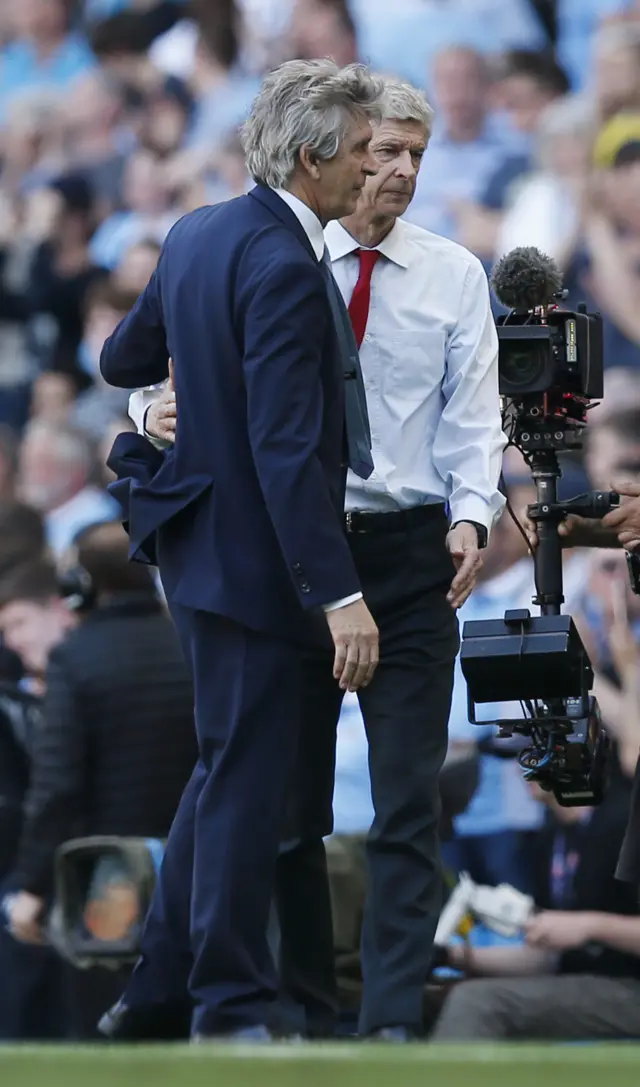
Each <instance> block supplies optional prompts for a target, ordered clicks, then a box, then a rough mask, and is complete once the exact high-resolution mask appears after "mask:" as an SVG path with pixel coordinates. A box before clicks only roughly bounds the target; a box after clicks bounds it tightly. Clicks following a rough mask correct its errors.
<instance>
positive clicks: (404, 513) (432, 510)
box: [344, 502, 444, 535]
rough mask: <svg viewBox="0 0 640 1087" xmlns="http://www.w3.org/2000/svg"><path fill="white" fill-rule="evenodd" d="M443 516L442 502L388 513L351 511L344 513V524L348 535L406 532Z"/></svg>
mask: <svg viewBox="0 0 640 1087" xmlns="http://www.w3.org/2000/svg"><path fill="white" fill-rule="evenodd" d="M443 516H444V502H433V503H430V504H429V505H428V506H413V508H412V509H409V510H391V511H390V512H389V513H369V511H368V510H351V511H350V512H349V513H345V515H344V523H345V528H346V530H347V532H348V533H349V534H351V533H354V534H358V535H362V534H364V533H381V532H407V531H408V530H409V529H412V528H418V527H419V526H420V525H427V524H429V522H430V521H431V522H433V521H439V520H442V517H443Z"/></svg>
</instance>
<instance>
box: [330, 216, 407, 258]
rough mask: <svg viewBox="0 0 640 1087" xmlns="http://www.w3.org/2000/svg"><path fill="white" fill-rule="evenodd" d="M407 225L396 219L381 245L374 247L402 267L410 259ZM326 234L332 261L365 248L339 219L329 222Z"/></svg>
mask: <svg viewBox="0 0 640 1087" xmlns="http://www.w3.org/2000/svg"><path fill="white" fill-rule="evenodd" d="M405 225H406V224H405V223H404V222H403V220H402V219H396V221H395V223H394V224H393V226H392V228H391V230H390V231H389V233H388V234H387V236H386V238H383V239H382V241H381V242H380V244H379V245H375V246H374V247H373V248H374V249H377V250H378V251H379V252H380V253H382V255H383V256H384V257H386V258H387V260H390V261H392V262H393V263H394V264H399V265H400V267H401V268H408V267H409V259H410V248H409V239H408V237H407V233H406V230H405ZM324 236H325V240H326V243H327V246H328V248H329V253H330V255H331V260H332V261H336V260H340V259H341V258H342V257H346V256H347V255H348V254H349V253H353V252H354V251H355V250H356V249H363V248H364V246H361V245H360V242H358V241H356V239H355V238H354V237H353V235H352V234H350V233H349V231H348V230H345V228H344V227H343V225H342V223H340V222H338V220H337V219H334V220H333V221H332V222H331V223H328V224H327V227H326V229H325V232H324Z"/></svg>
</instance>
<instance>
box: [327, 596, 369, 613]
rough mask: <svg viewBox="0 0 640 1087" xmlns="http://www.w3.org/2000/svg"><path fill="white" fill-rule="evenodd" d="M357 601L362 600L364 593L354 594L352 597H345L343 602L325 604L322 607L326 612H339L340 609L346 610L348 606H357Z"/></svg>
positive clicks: (336, 601) (335, 601)
mask: <svg viewBox="0 0 640 1087" xmlns="http://www.w3.org/2000/svg"><path fill="white" fill-rule="evenodd" d="M356 600H362V593H352V595H351V596H344V597H343V598H342V600H334V601H333V603H332V604H323V605H322V607H323V609H324V611H325V612H328V611H337V610H338V608H346V606H347V604H355V602H356Z"/></svg>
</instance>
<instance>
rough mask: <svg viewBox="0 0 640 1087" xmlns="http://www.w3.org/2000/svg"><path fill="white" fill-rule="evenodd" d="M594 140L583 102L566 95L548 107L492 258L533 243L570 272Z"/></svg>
mask: <svg viewBox="0 0 640 1087" xmlns="http://www.w3.org/2000/svg"><path fill="white" fill-rule="evenodd" d="M592 138H593V113H592V110H591V107H590V105H589V103H588V102H587V101H586V100H584V99H582V98H579V97H571V96H569V97H566V98H561V99H559V100H558V101H556V102H553V103H552V104H551V105H550V106H548V107H547V109H546V110H545V112H544V115H543V116H542V117H541V118H540V121H539V123H538V128H537V132H536V139H535V146H534V151H533V158H534V162H533V166H534V168H533V170H532V171H531V172H530V173H528V175H526V176H525V177H524V178H523V179H522V182H521V184H520V185H519V186H518V188H517V190H516V191H515V192H514V193H513V199H512V200H510V201H509V202H508V204H507V206H506V207H505V210H504V215H503V216H502V219H501V222H500V226H499V230H498V235H497V239H496V245H495V256H496V257H501V256H503V255H504V254H505V253H507V252H509V250H510V249H514V248H515V247H516V246H519V245H535V246H537V247H538V248H539V249H541V250H542V251H543V252H544V253H548V254H549V256H551V257H553V258H554V260H556V262H557V263H558V264H559V265H560V267H561V268H562V269H563V270H564V269H568V267H569V265H570V263H571V261H572V259H573V257H574V254H575V251H576V248H577V246H578V244H579V242H580V236H581V235H580V231H581V226H582V209H583V201H584V194H585V191H586V188H587V182H588V177H589V167H590V163H589V156H590V151H591V144H592ZM566 286H567V287H569V286H570V284H569V282H567V283H566Z"/></svg>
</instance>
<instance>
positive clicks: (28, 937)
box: [8, 891, 44, 944]
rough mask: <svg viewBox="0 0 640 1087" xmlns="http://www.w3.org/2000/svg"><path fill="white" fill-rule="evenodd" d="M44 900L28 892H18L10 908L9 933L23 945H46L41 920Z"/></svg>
mask: <svg viewBox="0 0 640 1087" xmlns="http://www.w3.org/2000/svg"><path fill="white" fill-rule="evenodd" d="M43 910H44V900H43V899H42V898H38V897H37V895H32V894H29V892H28V891H18V893H17V894H16V895H15V896H14V897H13V898H12V900H11V905H10V906H9V910H8V913H9V917H8V921H9V931H10V933H11V935H12V936H13V938H14V939H15V940H19V941H20V942H21V943H23V944H42V943H44V939H43V935H42V928H41V926H40V919H41V917H42V911H43Z"/></svg>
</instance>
